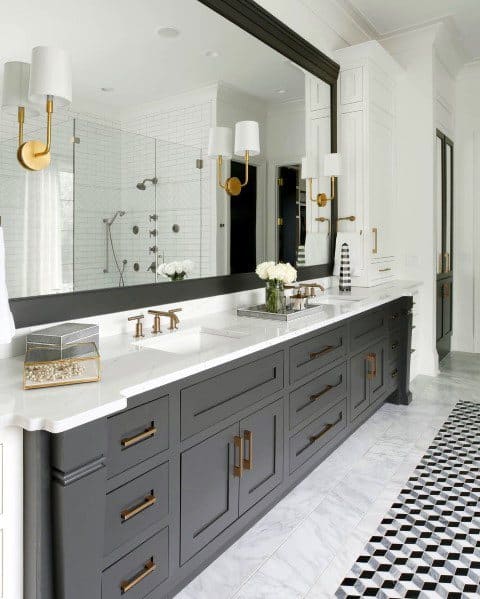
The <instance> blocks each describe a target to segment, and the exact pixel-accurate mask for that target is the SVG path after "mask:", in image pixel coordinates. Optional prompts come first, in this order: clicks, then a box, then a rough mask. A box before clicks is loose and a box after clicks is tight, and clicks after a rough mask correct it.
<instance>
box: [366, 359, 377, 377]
mask: <svg viewBox="0 0 480 599" xmlns="http://www.w3.org/2000/svg"><path fill="white" fill-rule="evenodd" d="M366 359H367V361H368V371H367V378H368V379H369V380H372V379H374V378H375V377H376V376H377V354H368V356H367V358H366ZM371 364H373V370H371V369H370V365H371Z"/></svg>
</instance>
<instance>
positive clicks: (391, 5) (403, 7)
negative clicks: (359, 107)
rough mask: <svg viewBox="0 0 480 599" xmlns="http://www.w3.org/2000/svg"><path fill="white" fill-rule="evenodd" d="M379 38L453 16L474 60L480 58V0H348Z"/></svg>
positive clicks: (461, 40)
mask: <svg viewBox="0 0 480 599" xmlns="http://www.w3.org/2000/svg"><path fill="white" fill-rule="evenodd" d="M348 1H349V3H350V5H351V6H353V8H354V9H355V10H356V11H358V12H359V13H360V14H361V15H362V16H363V17H364V18H365V19H366V20H367V21H368V22H369V24H370V25H371V26H372V28H373V29H374V30H375V31H376V32H377V33H378V35H379V37H381V36H385V35H388V34H391V33H394V32H398V31H402V30H407V29H413V28H415V27H418V26H420V25H425V24H427V23H432V22H436V21H439V20H443V19H446V18H451V20H452V21H453V23H454V25H455V27H456V29H457V31H458V33H459V38H460V42H461V43H462V45H463V46H464V49H465V51H466V53H467V55H468V56H469V58H470V59H472V60H473V59H475V58H479V57H480V0H348Z"/></svg>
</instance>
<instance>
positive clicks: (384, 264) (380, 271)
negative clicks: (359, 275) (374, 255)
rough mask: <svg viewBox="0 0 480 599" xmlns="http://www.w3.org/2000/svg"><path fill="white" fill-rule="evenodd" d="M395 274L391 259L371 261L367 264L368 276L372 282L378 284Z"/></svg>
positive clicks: (393, 263)
mask: <svg viewBox="0 0 480 599" xmlns="http://www.w3.org/2000/svg"><path fill="white" fill-rule="evenodd" d="M395 276H396V272H395V262H394V261H392V260H386V261H379V262H372V263H371V264H370V266H369V278H370V281H371V282H372V283H377V284H380V283H383V282H384V281H389V280H390V279H393V278H394V277H395Z"/></svg>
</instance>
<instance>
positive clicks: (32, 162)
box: [17, 96, 53, 171]
mask: <svg viewBox="0 0 480 599" xmlns="http://www.w3.org/2000/svg"><path fill="white" fill-rule="evenodd" d="M46 112H47V142H46V143H43V142H42V141H37V140H34V141H26V142H23V119H24V115H23V116H21V115H20V110H19V113H18V124H19V138H20V136H21V137H22V143H21V144H19V147H18V150H17V159H18V161H19V162H20V164H21V165H22V166H23V167H24V168H26V169H27V170H29V171H41V170H42V169H44V168H46V167H47V166H49V164H50V159H51V156H50V149H51V145H52V113H53V99H52V97H51V96H47V104H46Z"/></svg>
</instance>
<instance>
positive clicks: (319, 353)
mask: <svg viewBox="0 0 480 599" xmlns="http://www.w3.org/2000/svg"><path fill="white" fill-rule="evenodd" d="M337 347H338V346H337ZM332 349H337V348H336V347H334V346H333V345H327V347H326V348H325V349H322V351H317V352H312V353H310V360H315V359H316V358H320V356H324V355H325V354H328V352H331V351H332Z"/></svg>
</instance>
